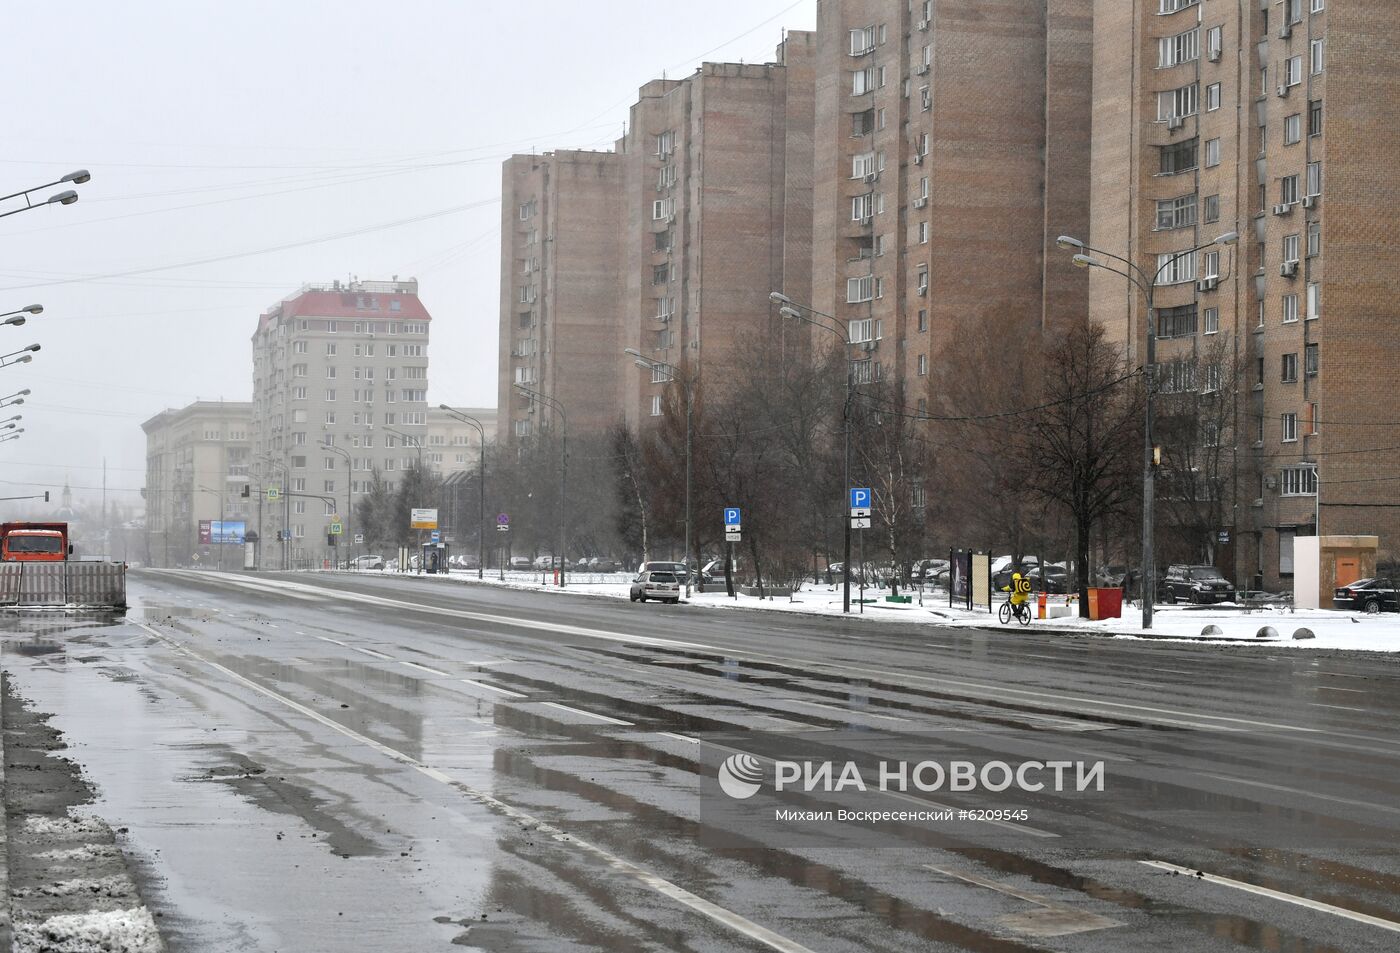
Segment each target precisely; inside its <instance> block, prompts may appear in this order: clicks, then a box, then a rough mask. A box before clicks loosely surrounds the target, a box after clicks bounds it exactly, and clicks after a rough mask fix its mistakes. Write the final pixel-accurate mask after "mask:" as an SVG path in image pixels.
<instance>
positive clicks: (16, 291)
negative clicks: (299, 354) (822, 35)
mask: <svg viewBox="0 0 1400 953" xmlns="http://www.w3.org/2000/svg"><path fill="white" fill-rule="evenodd" d="M19 9H20V8H16V10H15V11H12V18H11V27H12V29H11V32H10V43H11V46H12V47H13V49H12V50H11V53H12V54H13V55H12V57H11V59H10V64H9V65H10V74H9V78H8V79H7V81H6V86H7V88H8V89H9V91H10V95H9V96H8V97H7V99H8V108H7V109H6V127H7V129H6V131H7V135H6V136H5V140H4V144H3V145H0V191H3V192H5V193H9V192H13V191H16V190H18V189H21V188H28V187H30V186H33V185H38V184H40V183H43V182H48V181H52V180H54V179H57V178H59V177H60V176H61V175H63V174H65V173H67V172H70V171H72V170H74V169H78V168H86V169H89V170H90V171H91V172H92V174H93V178H92V181H91V182H89V183H88V184H86V185H84V186H80V187H79V189H78V191H79V192H80V194H81V196H82V198H81V200H80V201H79V202H78V203H77V204H76V205H72V206H67V207H58V206H53V207H47V208H41V209H37V210H35V211H30V212H24V213H22V214H19V215H14V216H11V217H9V218H6V219H3V220H0V313H3V312H6V311H11V310H14V309H17V308H20V307H23V306H24V305H27V304H30V303H33V302H38V303H42V304H43V305H44V308H45V313H44V314H43V315H41V316H39V317H37V318H32V319H30V321H29V323H28V324H27V325H26V326H24V327H22V328H13V327H6V328H0V354H3V353H8V352H10V351H14V350H18V349H19V348H22V347H25V346H26V345H29V344H31V343H38V344H40V345H42V348H43V350H42V352H41V353H40V354H38V355H36V356H35V358H34V361H33V363H31V364H28V365H22V366H16V367H10V368H5V369H0V397H3V396H4V395H6V394H10V393H13V392H14V391H16V390H19V389H20V388H24V387H28V388H31V389H32V390H33V392H34V393H33V395H32V396H31V397H30V398H29V399H28V401H27V402H26V404H25V405H24V406H23V407H21V408H17V410H18V411H21V412H23V414H24V420H23V421H22V425H23V426H24V427H25V428H26V433H25V434H24V436H23V438H22V439H20V440H16V441H9V442H6V443H3V444H0V470H3V475H0V479H2V480H3V481H4V482H3V483H0V489H4V490H11V489H13V490H15V492H16V493H18V492H24V487H26V486H33V487H35V488H37V489H44V488H46V487H47V486H49V485H55V486H61V485H62V483H63V481H64V479H65V478H69V479H71V481H72V484H73V486H74V488H75V493H78V494H81V495H86V494H84V493H83V488H85V487H97V486H99V485H100V482H101V479H100V477H101V466H102V460H103V457H104V456H105V457H106V458H107V461H108V466H109V474H108V483H109V486H110V487H111V488H113V489H114V490H116V491H119V492H120V493H121V497H122V498H123V499H126V500H136V499H137V496H136V494H135V493H134V492H130V491H132V490H134V489H136V488H139V487H140V486H141V485H142V483H143V482H144V470H145V463H144V461H145V442H144V438H143V434H142V432H141V429H140V423H141V421H142V420H144V419H146V418H147V417H149V416H151V415H152V414H154V413H156V412H158V411H160V410H162V409H164V408H166V407H178V406H182V405H184V404H186V403H188V402H189V401H192V400H195V399H197V398H202V399H206V400H217V399H219V398H221V397H222V398H224V399H226V400H247V399H248V398H249V395H250V393H251V389H252V381H251V378H252V358H251V353H250V345H249V339H250V337H251V335H252V332H253V328H254V324H255V320H256V318H257V315H258V313H259V312H260V311H261V310H262V309H264V308H265V307H267V306H268V305H270V304H272V303H273V302H274V301H276V300H278V299H279V298H281V297H282V296H283V295H285V294H287V293H289V292H292V291H294V290H295V289H296V288H297V287H299V286H300V285H301V284H302V283H303V282H307V281H327V280H330V279H333V278H345V277H348V276H350V275H356V276H359V277H361V278H366V279H370V278H388V277H389V276H391V275H395V274H397V275H399V276H401V277H408V276H416V277H417V278H418V279H419V281H420V289H419V290H420V294H421V295H422V297H423V300H424V303H425V304H426V305H427V307H428V308H429V310H430V311H431V312H432V314H433V317H434V323H433V340H432V355H431V369H430V376H431V380H430V381H429V384H430V392H429V398H430V399H431V401H432V402H433V403H434V404H437V403H439V402H446V403H454V404H462V405H477V406H490V405H494V403H495V398H496V385H495V374H496V320H497V307H498V304H497V302H498V286H499V278H498V272H499V254H500V251H499V249H500V241H499V234H498V233H499V228H500V225H499V216H500V207H499V200H500V181H501V176H500V166H501V161H502V159H504V158H505V156H507V155H509V154H510V153H513V152H529V151H532V150H538V151H544V150H548V149H552V148H557V147H573V148H597V149H605V148H609V147H610V146H611V144H612V142H613V141H614V139H616V138H617V136H618V135H619V134H620V133H621V132H622V128H623V123H624V122H625V120H626V118H627V107H628V106H629V105H630V103H631V102H632V100H633V98H634V97H635V94H636V91H637V88H638V87H639V86H641V85H642V84H643V83H644V82H646V81H647V80H648V79H650V78H653V77H655V76H659V75H661V74H662V72H663V71H664V72H666V73H667V75H670V76H672V77H675V76H682V75H685V74H687V73H689V72H691V71H692V70H693V69H694V68H695V66H696V64H697V63H698V62H700V61H701V60H702V59H705V60H744V61H746V62H755V61H765V60H768V59H770V58H771V57H772V54H773V50H774V48H775V47H776V45H777V44H778V42H779V41H780V40H781V38H782V32H783V30H784V29H811V28H812V26H813V24H814V22H815V15H816V0H798V2H796V3H794V2H792V0H705V2H703V3H697V4H668V5H664V6H658V5H657V4H656V3H654V2H643V0H607V2H581V3H580V2H562V0H535V2H517V3H485V2H480V0H473V2H464V0H463V2H449V0H435V2H434V0H396V2H393V3H386V2H379V3H376V2H367V0H335V2H312V0H280V2H244V3H239V4H226V3H212V2H203V0H180V2H174V0H172V2H155V0H126V2H123V3H114V4H48V3H45V4H39V3H28V4H25V5H24V6H23V12H19ZM51 191H52V190H51ZM46 194H47V193H46ZM12 207H14V206H13V204H11V203H7V204H6V205H5V207H4V209H3V210H8V209H10V208H12ZM337 236H339V237H337ZM10 413H11V411H8V410H7V411H6V412H5V413H4V414H3V415H0V417H7V416H9V414H10ZM0 495H12V494H10V493H0Z"/></svg>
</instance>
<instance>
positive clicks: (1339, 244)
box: [1090, 0, 1400, 589]
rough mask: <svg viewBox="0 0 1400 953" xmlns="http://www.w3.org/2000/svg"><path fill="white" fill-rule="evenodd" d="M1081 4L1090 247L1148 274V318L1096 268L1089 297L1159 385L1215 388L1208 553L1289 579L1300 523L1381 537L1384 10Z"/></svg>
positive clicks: (1388, 136)
mask: <svg viewBox="0 0 1400 953" xmlns="http://www.w3.org/2000/svg"><path fill="white" fill-rule="evenodd" d="M1095 16H1096V20H1095V25H1096V37H1095V44H1094V84H1095V85H1094V126H1093V130H1094V132H1093V146H1092V152H1093V213H1092V214H1093V223H1092V229H1091V241H1090V243H1091V244H1092V245H1093V246H1095V247H1097V248H1101V249H1104V250H1106V251H1110V252H1113V253H1116V254H1121V255H1123V256H1124V257H1126V258H1128V259H1129V260H1131V261H1133V262H1135V263H1137V264H1138V265H1140V266H1141V267H1143V268H1144V270H1145V271H1146V273H1147V274H1149V275H1152V274H1153V273H1154V272H1156V271H1158V270H1159V269H1160V272H1161V273H1160V274H1159V275H1157V282H1156V289H1155V300H1154V302H1153V303H1154V312H1155V313H1153V314H1151V315H1149V314H1147V313H1146V302H1145V300H1144V298H1143V296H1142V295H1140V294H1139V293H1138V292H1137V291H1136V290H1135V289H1134V288H1132V287H1131V286H1130V285H1129V284H1128V283H1127V282H1126V281H1125V280H1123V279H1122V278H1120V277H1118V276H1116V275H1113V274H1110V273H1108V272H1105V271H1099V270H1094V271H1093V274H1092V276H1091V289H1090V306H1091V313H1092V314H1093V315H1094V317H1095V318H1096V319H1097V320H1099V321H1102V322H1103V323H1104V324H1105V325H1106V326H1108V327H1109V328H1111V329H1113V330H1114V332H1115V333H1116V334H1117V335H1119V336H1120V338H1121V339H1122V341H1123V342H1124V347H1125V348H1126V350H1127V352H1128V354H1129V355H1130V356H1131V357H1132V358H1134V359H1135V360H1141V359H1142V353H1143V348H1144V344H1145V340H1146V334H1147V332H1148V327H1149V324H1150V326H1151V328H1152V330H1153V333H1155V334H1156V337H1157V342H1156V345H1157V367H1156V369H1155V370H1156V378H1157V388H1158V392H1159V393H1160V392H1162V391H1163V390H1164V389H1165V390H1166V391H1167V392H1168V393H1175V392H1180V391H1181V390H1183V389H1188V390H1192V391H1199V392H1201V393H1203V394H1206V395H1211V394H1217V393H1218V394H1219V395H1220V396H1219V397H1218V398H1209V397H1208V398H1206V400H1205V403H1206V404H1207V405H1208V404H1209V402H1210V400H1211V399H1215V400H1222V401H1229V402H1230V406H1229V407H1228V408H1219V409H1216V410H1211V409H1209V407H1208V406H1207V410H1206V411H1205V413H1214V414H1216V415H1217V416H1219V417H1221V418H1223V419H1228V421H1229V426H1228V427H1227V428H1220V430H1219V432H1217V430H1216V428H1214V427H1211V428H1209V429H1208V431H1207V432H1206V433H1203V434H1200V435H1199V439H1200V440H1201V441H1202V442H1205V443H1209V442H1210V441H1212V440H1220V441H1223V442H1228V444H1229V447H1228V448H1226V449H1227V452H1226V454H1225V455H1226V456H1227V457H1228V459H1229V461H1230V465H1229V468H1228V472H1227V473H1223V474H1222V477H1223V480H1222V482H1223V484H1224V485H1222V486H1221V488H1220V490H1219V492H1220V493H1221V494H1223V495H1224V496H1225V497H1226V503H1227V505H1225V506H1223V507H1220V510H1221V515H1220V519H1219V522H1220V525H1219V527H1218V534H1217V539H1218V541H1219V543H1220V544H1221V545H1220V547H1219V549H1218V551H1216V552H1215V553H1214V555H1215V558H1216V561H1217V563H1218V564H1219V565H1220V566H1221V568H1222V569H1224V570H1226V571H1227V573H1228V574H1230V575H1232V576H1233V577H1234V578H1236V579H1237V580H1238V581H1239V582H1240V583H1241V584H1244V585H1250V586H1254V587H1263V588H1268V589H1278V588H1286V587H1288V586H1289V585H1290V584H1291V575H1292V548H1293V541H1294V539H1295V538H1296V537H1297V536H1299V535H1313V534H1316V533H1317V532H1318V530H1319V520H1320V528H1321V532H1322V533H1324V534H1328V535H1349V534H1373V535H1379V536H1380V537H1381V547H1382V550H1383V551H1387V550H1388V551H1389V552H1391V553H1395V552H1397V544H1400V508H1397V507H1396V505H1395V504H1396V501H1397V500H1400V497H1397V496H1396V490H1397V485H1396V483H1395V482H1390V483H1387V482H1386V479H1387V477H1388V476H1390V477H1393V475H1394V468H1393V463H1392V458H1391V457H1390V456H1389V455H1388V454H1387V453H1386V451H1385V449H1384V448H1388V447H1391V446H1393V445H1394V444H1395V443H1396V441H1395V440H1394V437H1395V436H1396V435H1397V433H1400V431H1397V429H1396V428H1394V427H1393V426H1392V427H1390V428H1389V429H1387V426H1386V425H1387V424H1393V423H1394V421H1390V420H1389V419H1388V417H1387V414H1386V412H1385V411H1384V410H1383V408H1384V407H1385V406H1386V405H1387V403H1388V402H1387V399H1386V398H1385V397H1384V396H1383V395H1387V394H1389V395H1393V394H1394V393H1395V392H1396V390H1397V387H1400V363H1397V360H1396V359H1397V358H1400V344H1397V342H1396V340H1395V336H1394V335H1393V334H1391V333H1387V332H1388V330H1389V329H1390V328H1392V327H1393V325H1394V318H1393V314H1394V311H1395V308H1396V304H1395V302H1396V296H1395V291H1396V287H1395V286H1396V284H1397V280H1400V279H1397V276H1396V274H1395V269H1394V267H1393V262H1394V261H1395V257H1394V252H1395V246H1396V243H1397V242H1398V241H1400V228H1397V225H1400V222H1397V213H1396V207H1395V204H1394V202H1393V201H1391V200H1389V199H1387V196H1393V195H1394V194H1395V189H1396V187H1397V184H1400V183H1397V178H1398V177H1400V175H1398V174H1397V172H1396V171H1395V169H1394V168H1393V166H1394V163H1393V162H1392V161H1391V159H1392V158H1393V156H1394V146H1395V142H1396V137H1397V133H1396V129H1397V128H1400V80H1397V79H1395V78H1394V75H1395V73H1396V69H1395V67H1397V66H1400V62H1398V61H1400V54H1397V52H1396V50H1397V47H1396V45H1395V42H1396V40H1397V38H1400V25H1397V22H1396V17H1395V16H1394V10H1393V7H1392V6H1391V5H1389V4H1386V3H1384V2H1370V0H1282V2H1279V0H1267V2H1264V0H1261V2H1257V3H1248V4H1226V3H1224V2H1221V0H1130V2H1118V0H1099V2H1098V4H1097V6H1096V10H1095ZM1232 232H1233V233H1237V234H1238V241H1237V242H1236V243H1235V244H1233V245H1212V246H1210V247H1207V248H1203V249H1202V250H1201V251H1200V252H1198V253H1195V254H1187V255H1182V253H1184V252H1187V251H1189V250H1191V249H1193V248H1197V247H1198V246H1205V245H1207V244H1208V243H1210V242H1212V241H1213V240H1215V239H1216V238H1217V237H1218V236H1221V235H1224V234H1226V233H1232ZM1179 255H1180V256H1181V257H1177V256H1179ZM1216 365H1218V369H1216V367H1215V366H1216ZM1183 371H1185V373H1183ZM1193 371H1194V373H1193ZM1223 377H1228V378H1230V379H1232V380H1233V386H1221V384H1222V378H1223ZM1390 416H1394V415H1390ZM1319 487H1321V497H1319V495H1318V489H1319ZM1211 492H1214V491H1211ZM1159 555H1160V554H1159Z"/></svg>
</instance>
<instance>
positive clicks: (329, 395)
mask: <svg viewBox="0 0 1400 953" xmlns="http://www.w3.org/2000/svg"><path fill="white" fill-rule="evenodd" d="M326 400H327V401H329V402H330V403H335V388H334V387H327V388H326Z"/></svg>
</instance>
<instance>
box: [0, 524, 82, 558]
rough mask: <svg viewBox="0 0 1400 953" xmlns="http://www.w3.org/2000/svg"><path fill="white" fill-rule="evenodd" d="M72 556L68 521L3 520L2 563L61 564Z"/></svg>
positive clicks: (0, 550) (1, 534) (0, 544)
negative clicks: (5, 521) (27, 521)
mask: <svg viewBox="0 0 1400 953" xmlns="http://www.w3.org/2000/svg"><path fill="white" fill-rule="evenodd" d="M71 555H73V546H72V544H70V543H69V542H68V524H67V523H0V562H33V563H61V562H66V561H67V560H68V557H69V556H71Z"/></svg>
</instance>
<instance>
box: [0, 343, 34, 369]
mask: <svg viewBox="0 0 1400 953" xmlns="http://www.w3.org/2000/svg"><path fill="white" fill-rule="evenodd" d="M37 350H39V345H37V344H31V345H29V347H22V348H20V349H19V350H18V351H11V352H10V353H9V354H0V367H12V366H14V365H15V364H28V363H29V362H30V361H32V360H34V352H35V351H37ZM9 358H14V360H9Z"/></svg>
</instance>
